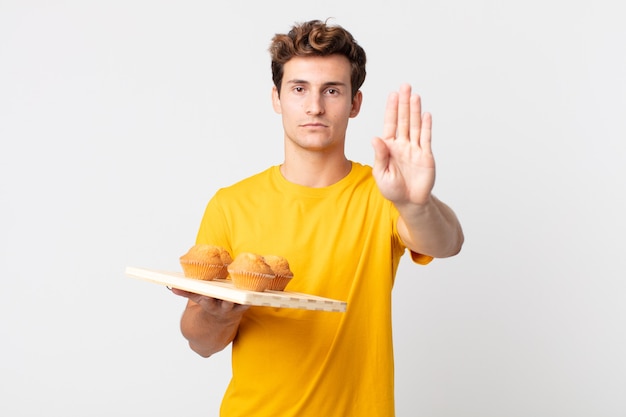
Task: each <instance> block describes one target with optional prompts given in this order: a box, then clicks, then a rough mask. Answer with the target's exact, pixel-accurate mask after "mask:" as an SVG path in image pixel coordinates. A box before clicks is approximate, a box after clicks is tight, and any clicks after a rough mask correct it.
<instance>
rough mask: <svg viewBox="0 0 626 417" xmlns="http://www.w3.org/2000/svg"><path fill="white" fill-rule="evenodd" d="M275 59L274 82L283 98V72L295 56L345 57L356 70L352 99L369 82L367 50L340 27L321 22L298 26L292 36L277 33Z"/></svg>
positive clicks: (314, 21) (271, 50)
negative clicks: (335, 55)
mask: <svg viewBox="0 0 626 417" xmlns="http://www.w3.org/2000/svg"><path fill="white" fill-rule="evenodd" d="M269 52H270V55H271V57H272V80H273V81H274V85H275V86H276V89H277V90H278V94H279V95H280V85H281V83H282V80H283V69H284V65H285V63H286V62H287V61H289V60H290V59H291V58H293V57H294V56H299V57H306V56H328V55H334V54H337V55H343V56H345V57H346V58H348V61H350V67H351V68H352V70H351V74H350V83H351V85H352V98H354V96H355V95H356V93H357V91H359V88H361V86H362V85H363V82H364V81H365V61H366V57H365V51H364V50H363V48H362V47H361V46H360V45H359V44H358V43H357V42H356V40H355V39H354V38H353V37H352V35H351V34H350V32H348V31H347V30H345V29H344V28H342V27H341V26H339V25H334V26H332V25H329V24H327V23H326V22H322V21H321V20H311V21H308V22H304V23H297V24H295V25H294V26H293V27H292V28H291V30H290V31H289V33H287V34H282V33H277V34H276V35H274V37H273V38H272V43H271V45H270V48H269Z"/></svg>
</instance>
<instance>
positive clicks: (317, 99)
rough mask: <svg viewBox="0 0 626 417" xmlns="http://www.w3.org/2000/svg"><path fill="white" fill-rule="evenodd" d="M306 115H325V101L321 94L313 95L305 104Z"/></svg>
mask: <svg viewBox="0 0 626 417" xmlns="http://www.w3.org/2000/svg"><path fill="white" fill-rule="evenodd" d="M305 106H306V114H308V115H320V114H324V100H323V97H322V95H321V94H319V93H311V94H309V96H308V99H307V100H306V103H305Z"/></svg>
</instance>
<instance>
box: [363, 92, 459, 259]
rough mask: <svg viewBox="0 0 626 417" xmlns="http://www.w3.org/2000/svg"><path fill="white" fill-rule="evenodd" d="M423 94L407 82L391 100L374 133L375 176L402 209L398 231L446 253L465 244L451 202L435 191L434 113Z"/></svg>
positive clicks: (414, 245) (411, 244)
mask: <svg viewBox="0 0 626 417" xmlns="http://www.w3.org/2000/svg"><path fill="white" fill-rule="evenodd" d="M421 107H422V106H421V99H420V97H419V96H418V95H417V94H411V86H409V85H406V84H405V85H403V86H402V87H401V88H400V91H399V92H398V93H392V94H390V96H389V100H388V101H387V108H386V110H385V123H384V128H383V137H382V138H374V140H373V141H372V145H373V146H374V152H375V159H374V167H373V175H374V178H375V179H376V183H377V184H378V188H379V189H380V191H381V193H382V194H383V195H384V196H385V198H387V199H389V200H390V201H392V202H393V203H394V205H395V206H396V208H397V209H398V211H399V213H400V220H399V222H398V233H399V234H400V237H401V238H402V240H403V241H404V243H405V244H406V245H407V247H408V248H409V249H411V250H412V251H414V252H417V253H421V254H424V255H430V256H433V257H438V258H443V257H448V256H453V255H456V254H457V253H458V252H459V251H460V250H461V246H462V245H463V241H464V236H463V231H462V228H461V225H460V223H459V221H458V219H457V217H456V215H455V214H454V212H453V211H452V209H451V208H450V207H448V206H447V205H446V204H444V203H443V202H441V201H440V200H439V199H437V198H436V197H435V196H434V195H432V189H433V187H434V185H435V159H434V157H433V154H432V149H431V130H432V118H431V115H430V114H429V113H424V114H423V115H422V108H421Z"/></svg>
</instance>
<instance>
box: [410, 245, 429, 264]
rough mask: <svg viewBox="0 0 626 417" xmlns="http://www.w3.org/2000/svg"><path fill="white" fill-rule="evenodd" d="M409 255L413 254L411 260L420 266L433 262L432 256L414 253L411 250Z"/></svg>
mask: <svg viewBox="0 0 626 417" xmlns="http://www.w3.org/2000/svg"><path fill="white" fill-rule="evenodd" d="M409 253H410V254H411V260H413V262H415V263H416V264H419V265H428V264H429V263H430V262H431V261H432V260H433V257H432V256H428V255H422V254H421V253H416V252H413V251H412V250H410V249H409Z"/></svg>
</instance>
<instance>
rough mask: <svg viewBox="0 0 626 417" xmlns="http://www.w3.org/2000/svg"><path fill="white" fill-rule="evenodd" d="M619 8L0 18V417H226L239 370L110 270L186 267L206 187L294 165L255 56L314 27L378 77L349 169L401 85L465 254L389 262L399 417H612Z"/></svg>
mask: <svg viewBox="0 0 626 417" xmlns="http://www.w3.org/2000/svg"><path fill="white" fill-rule="evenodd" d="M618 4H619V2H618V1H614V2H608V1H594V2H591V1H589V2H566V1H550V0H546V1H519V2H497V1H487V0H484V1H462V0H457V1H447V2H446V1H442V2H440V1H408V0H407V1H397V0H386V1H371V2H362V1H357V0H351V1H345V2H339V1H336V0H332V1H318V2H315V3H313V4H308V3H306V2H304V3H303V2H293V1H268V2H253V1H250V2H243V1H229V2H224V4H221V3H219V2H208V1H176V2H174V1H132V0H130V1H101V2H95V1H92V2H90V1H55V2H47V1H40V2H36V1H17V0H16V1H10V0H0V140H1V147H0V192H1V193H0V248H1V253H0V256H1V258H0V261H1V262H0V268H1V269H0V279H1V280H2V291H0V337H1V344H0V349H1V355H0V396H1V398H0V415H3V416H46V415H55V416H56V415H63V416H80V417H84V416H110V415H115V416H148V415H150V416H171V415H185V416H189V417H191V416H215V415H217V413H218V408H219V403H220V399H221V396H222V394H223V391H224V389H225V386H226V384H227V381H228V378H229V372H230V363H229V359H230V357H229V355H230V353H229V351H228V350H226V351H224V352H221V353H219V354H217V355H215V356H214V357H212V358H210V359H208V360H205V359H202V358H200V357H198V356H196V355H195V354H193V353H192V352H191V350H189V349H188V347H187V346H186V343H185V341H184V340H183V338H182V336H180V333H179V330H178V321H179V318H180V314H181V312H182V310H183V307H184V300H183V299H180V298H177V297H176V296H174V295H172V294H170V293H169V292H168V291H167V290H166V289H165V288H164V287H161V286H158V285H154V284H150V283H147V282H143V281H139V280H134V279H131V278H128V277H126V276H125V274H124V268H125V267H126V266H129V265H130V266H137V267H149V268H157V269H159V268H161V269H172V270H178V269H179V265H178V257H179V256H180V255H182V254H183V253H184V252H185V251H186V250H187V249H188V247H189V246H190V245H191V244H193V240H194V238H195V234H196V231H197V228H198V225H199V221H200V217H201V215H202V212H203V210H204V206H205V204H206V202H207V201H208V199H209V198H210V197H211V196H212V194H213V193H214V192H215V191H216V190H217V188H219V187H222V186H226V185H229V184H231V183H232V182H234V181H236V180H239V179H241V178H243V177H245V176H248V175H249V174H252V173H255V172H257V171H260V170H261V169H264V168H266V167H267V166H270V165H274V164H278V163H280V162H281V161H282V130H281V125H280V117H279V116H278V115H276V114H274V113H273V111H272V109H271V104H270V89H271V77H270V68H269V56H268V54H267V46H268V44H269V41H270V39H271V37H272V35H273V34H274V33H275V32H284V31H286V30H288V29H289V27H290V26H291V24H292V23H294V22H296V21H302V20H308V19H313V18H319V19H326V18H328V17H334V18H335V19H334V22H335V23H338V24H341V25H343V26H345V27H346V28H348V29H349V30H350V31H351V32H352V33H353V35H354V36H355V37H356V39H357V40H358V41H359V42H360V43H361V44H362V45H363V46H364V48H365V49H366V51H367V53H368V59H369V62H368V77H367V79H366V81H365V85H364V86H363V93H364V97H365V102H364V105H363V109H362V112H361V114H360V115H359V117H357V118H356V119H354V120H353V121H352V122H351V126H350V128H349V138H348V149H347V152H348V156H349V157H350V158H351V159H355V160H358V161H361V162H364V163H368V164H370V163H371V162H372V149H371V146H370V140H371V138H372V137H373V136H375V135H378V134H380V133H381V131H382V116H383V108H384V103H385V99H386V96H387V94H388V93H389V92H390V91H392V90H394V89H397V88H398V86H399V85H400V84H401V83H402V82H410V83H411V84H413V86H414V88H415V90H416V91H418V92H419V93H421V95H422V97H423V104H424V108H425V110H428V111H431V112H432V113H433V117H434V133H433V134H434V136H433V141H434V142H433V144H434V151H435V156H436V158H437V163H438V182H437V184H436V187H435V194H437V195H438V196H439V197H440V198H441V199H443V200H444V201H446V202H447V203H449V204H450V205H451V206H452V207H453V208H454V209H455V211H456V212H457V214H458V215H459V217H460V219H461V220H462V223H463V226H464V230H465V233H466V244H465V246H464V249H463V251H462V253H461V254H460V255H459V256H457V257H455V258H451V259H446V260H436V261H435V262H433V263H432V264H431V265H430V266H428V267H416V266H413V265H411V264H410V262H409V261H408V258H406V259H404V261H403V263H402V264H401V267H400V271H399V274H398V277H397V281H396V287H395V290H394V303H395V304H394V305H395V307H394V320H395V325H394V336H395V341H396V376H397V384H396V385H397V409H398V416H427V417H444V416H445V417H448V416H450V417H472V416H476V417H490V416H493V417H502V416H506V417H517V416H520V417H527V416H533V417H536V416H546V417H548V416H549V417H554V416H568V417H575V416H581V417H582V416H624V415H626V396H625V395H624V393H625V392H626V354H625V352H626V303H625V299H626V283H625V282H624V279H625V277H626V264H625V261H624V254H623V252H624V249H625V245H624V241H623V238H624V235H625V233H626V222H625V220H624V213H625V212H626V203H625V202H624V198H623V197H624V189H625V186H624V182H625V179H626V168H625V166H626V163H625V156H626V155H625V151H624V144H623V142H624V141H625V140H626V117H625V116H626V81H625V74H626V53H625V49H624V45H625V43H626V27H625V26H624V24H623V17H622V16H621V15H620V13H619V8H618V7H617V6H618ZM261 5H262V6H261ZM286 383H288V381H286Z"/></svg>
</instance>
